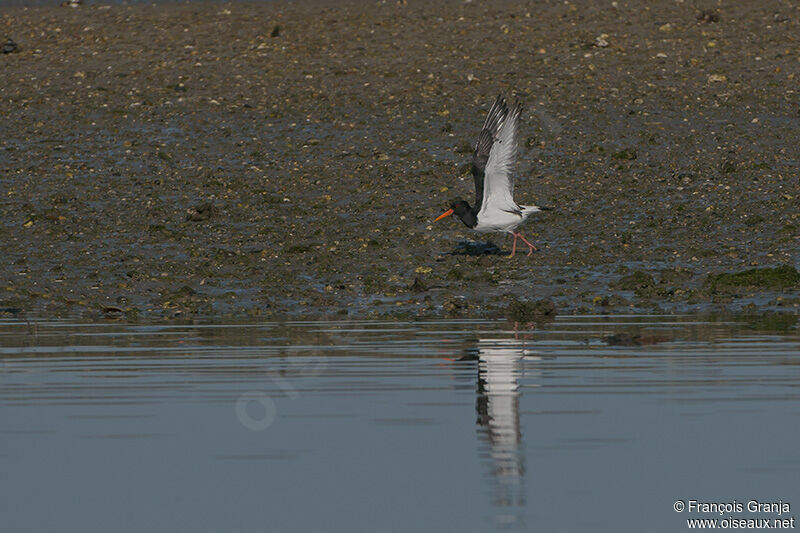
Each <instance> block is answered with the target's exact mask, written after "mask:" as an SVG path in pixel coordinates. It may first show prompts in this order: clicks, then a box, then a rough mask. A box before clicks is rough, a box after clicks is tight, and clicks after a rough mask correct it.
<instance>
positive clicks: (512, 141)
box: [472, 96, 522, 212]
mask: <svg viewBox="0 0 800 533" xmlns="http://www.w3.org/2000/svg"><path fill="white" fill-rule="evenodd" d="M521 115H522V104H521V103H519V102H517V103H515V104H514V107H513V108H512V109H511V110H509V109H508V105H507V104H506V101H505V99H504V98H503V97H501V96H498V97H497V99H496V100H495V102H494V104H493V105H492V107H491V109H490V110H489V114H488V116H487V117H486V122H484V124H483V129H482V130H481V133H480V135H479V136H478V143H477V145H476V147H475V155H474V156H473V158H472V175H473V178H474V179H475V196H476V198H475V203H476V204H477V205H476V207H475V210H476V211H480V210H481V209H484V210H486V209H492V210H494V209H498V210H502V211H510V212H517V211H519V206H518V205H517V203H516V202H514V180H513V176H512V172H513V170H514V165H515V163H516V161H517V142H518V137H519V133H518V132H519V121H520V116H521Z"/></svg>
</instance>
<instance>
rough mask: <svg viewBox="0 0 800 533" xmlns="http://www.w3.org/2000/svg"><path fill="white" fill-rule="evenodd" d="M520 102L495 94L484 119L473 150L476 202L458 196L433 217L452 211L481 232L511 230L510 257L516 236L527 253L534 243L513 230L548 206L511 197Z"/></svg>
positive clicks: (514, 248) (512, 254) (515, 246)
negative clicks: (529, 203) (473, 203)
mask: <svg viewBox="0 0 800 533" xmlns="http://www.w3.org/2000/svg"><path fill="white" fill-rule="evenodd" d="M521 113H522V104H521V103H520V102H519V101H517V102H516V103H515V104H514V107H513V108H512V109H510V110H509V108H508V105H506V100H505V98H503V97H502V96H498V97H497V100H495V101H494V104H492V107H491V109H489V114H488V115H487V117H486V121H485V122H484V123H483V128H482V129H481V133H480V134H479V135H478V142H477V144H476V145H475V153H474V154H473V156H472V177H473V178H474V180H475V206H474V207H473V206H470V205H469V203H468V202H467V201H466V200H457V201H455V202H453V203H452V204H451V205H450V209H448V210H447V211H445V212H444V213H442V214H441V215H439V216H438V217H437V218H436V220H435V221H434V222H436V221H438V220H441V219H443V218H444V217H447V216H450V215H452V214H453V213H455V214H456V216H458V218H460V219H461V222H463V223H464V224H466V225H467V227H468V228H471V229H474V230H475V231H479V232H482V233H490V232H498V233H510V234H511V235H513V236H514V244H513V245H512V247H511V257H514V253H515V252H516V251H517V239H522V240H523V242H524V243H525V244H527V245H528V255H531V254H532V253H533V251H534V250H536V247H535V246H534V245H533V244H531V243H530V242H529V241H528V239H526V238H525V237H523V236H522V233H519V232H517V231H515V230H516V229H517V227H518V226H519V225H520V224H522V223H523V222H524V221H525V219H526V218H528V217H529V216H530V215H531V214H532V213H536V212H537V211H545V210H548V209H549V208H546V207H538V206H535V205H519V204H517V203H516V202H515V201H514V180H513V177H512V176H511V172H512V170H513V167H514V164H515V163H516V160H517V138H518V137H519V120H520V115H521Z"/></svg>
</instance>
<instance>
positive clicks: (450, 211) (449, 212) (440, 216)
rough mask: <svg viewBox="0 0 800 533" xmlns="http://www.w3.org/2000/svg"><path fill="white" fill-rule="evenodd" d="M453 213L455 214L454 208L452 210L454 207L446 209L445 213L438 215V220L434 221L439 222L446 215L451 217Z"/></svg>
mask: <svg viewBox="0 0 800 533" xmlns="http://www.w3.org/2000/svg"><path fill="white" fill-rule="evenodd" d="M452 214H453V210H452V209H448V210H447V211H445V212H444V213H442V214H441V215H439V216H438V217H436V220H434V222H439V221H440V220H442V219H443V218H444V217H449V216H450V215H452Z"/></svg>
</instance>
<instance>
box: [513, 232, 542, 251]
mask: <svg viewBox="0 0 800 533" xmlns="http://www.w3.org/2000/svg"><path fill="white" fill-rule="evenodd" d="M517 235H519V238H520V239H522V240H523V241H524V242H525V244H527V245H528V255H531V254H532V253H533V251H534V250H537V249H538V248H536V247H535V246H534V245H533V244H531V243H530V242H528V239H526V238H525V237H523V236H522V233H518V234H517Z"/></svg>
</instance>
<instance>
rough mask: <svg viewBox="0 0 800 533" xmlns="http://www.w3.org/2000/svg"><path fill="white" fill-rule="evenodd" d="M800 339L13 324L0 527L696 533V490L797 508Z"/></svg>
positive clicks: (643, 325) (2, 328)
mask: <svg viewBox="0 0 800 533" xmlns="http://www.w3.org/2000/svg"><path fill="white" fill-rule="evenodd" d="M762 326H763V324H762ZM613 335H616V337H613V338H612V336H613ZM799 348H800V336H798V330H797V328H796V326H793V325H791V323H789V324H788V326H787V325H786V324H784V325H783V327H782V328H779V331H764V330H763V329H760V328H759V326H758V325H754V324H752V323H750V324H748V323H747V322H740V321H730V322H725V321H721V320H717V321H709V320H707V319H701V318H697V317H691V316H682V317H674V316H668V317H650V318H643V317H634V316H630V317H619V316H615V317H600V316H590V317H577V318H575V317H569V318H563V319H559V320H557V321H555V322H551V323H549V324H546V325H541V326H538V327H528V326H520V327H517V329H516V330H515V329H514V328H513V327H512V325H510V324H508V323H505V322H485V321H436V322H424V323H413V322H408V323H397V322H307V323H302V322H298V323H289V324H277V323H266V324H236V325H214V324H209V325H130V326H129V325H124V324H115V323H102V324H76V323H69V322H37V323H26V322H19V321H5V322H0V416H1V418H0V420H2V424H0V432H2V436H0V479H2V483H0V492H1V493H0V514H1V515H2V516H3V522H4V523H5V524H6V526H5V527H4V530H6V531H80V532H88V531H116V532H120V531H123V532H127V531H130V532H134V531H136V532H138V531H331V530H334V531H393V530H394V531H409V530H419V531H457V530H458V531H486V530H498V529H499V530H520V531H532V530H540V531H570V532H574V531H682V530H684V529H686V524H685V519H686V518H691V517H692V516H687V515H686V513H683V514H679V513H676V512H675V511H674V510H673V503H674V502H675V501H676V500H678V499H681V500H686V501H688V500H690V499H697V500H706V501H733V500H734V499H735V500H737V501H740V502H746V501H748V500H750V499H758V500H762V501H777V500H783V501H788V502H790V503H791V504H792V505H795V504H796V505H800V497H798V496H800V494H799V493H800V490H798V485H797V482H796V480H797V479H798V474H800V459H798V454H797V442H798V437H799V436H800V430H798V422H800V387H799V385H800V365H799V364H798V363H800V357H798V353H800V349H799ZM745 514H746V513H745ZM707 516H708V515H697V514H695V515H694V517H707ZM736 516H739V515H736ZM711 517H714V516H713V515H712V516H711ZM739 517H741V518H749V517H750V516H744V515H742V516H739ZM770 517H772V515H770ZM783 518H786V515H784V516H783Z"/></svg>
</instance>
